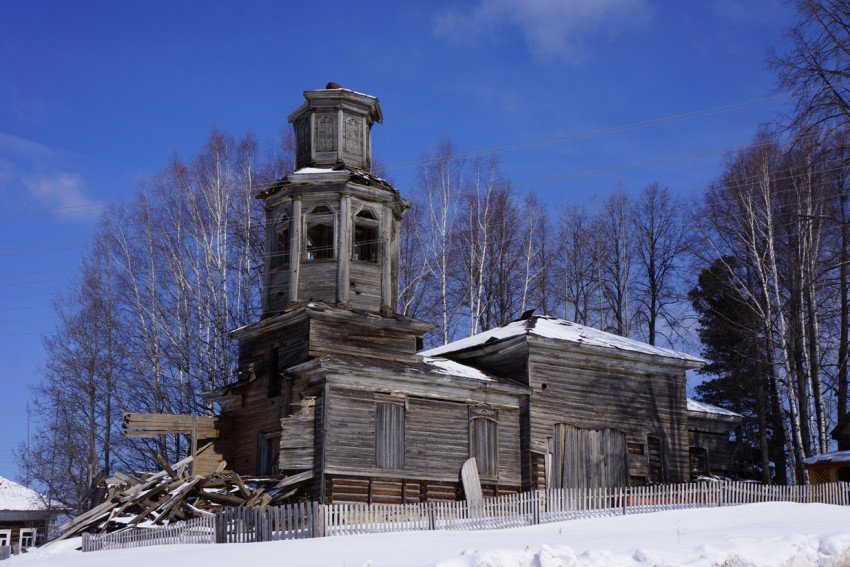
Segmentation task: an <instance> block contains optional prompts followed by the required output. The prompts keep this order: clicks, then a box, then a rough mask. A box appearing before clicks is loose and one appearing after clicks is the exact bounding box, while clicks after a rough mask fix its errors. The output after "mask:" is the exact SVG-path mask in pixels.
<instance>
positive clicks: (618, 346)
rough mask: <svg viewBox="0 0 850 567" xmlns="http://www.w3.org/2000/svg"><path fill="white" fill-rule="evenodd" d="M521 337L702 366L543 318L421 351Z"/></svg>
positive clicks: (689, 358)
mask: <svg viewBox="0 0 850 567" xmlns="http://www.w3.org/2000/svg"><path fill="white" fill-rule="evenodd" d="M520 335H527V336H536V337H541V338H547V339H555V340H559V341H564V342H567V343H573V344H576V345H587V346H594V347H601V348H609V349H614V350H619V351H626V352H636V353H641V354H648V355H652V356H659V357H664V358H672V359H677V360H681V361H684V362H688V363H691V364H689V365H693V364H701V363H703V362H704V361H703V360H702V359H701V358H698V357H696V356H692V355H690V354H686V353H683V352H678V351H675V350H671V349H666V348H661V347H657V346H652V345H648V344H646V343H642V342H640V341H636V340H634V339H629V338H627V337H621V336H619V335H614V334H612V333H606V332H605V331H600V330H599V329H594V328H593V327H586V326H584V325H579V324H578V323H573V322H571V321H565V320H564V319H556V318H554V317H549V316H546V315H539V316H533V317H529V318H528V319H525V320H520V321H514V322H513V323H508V324H507V325H503V326H502V327H497V328H495V329H490V330H489V331H484V332H483V333H478V334H477V335H472V336H471V337H467V338H465V339H461V340H459V341H454V342H451V343H449V344H446V345H443V346H439V347H436V348H432V349H429V350H426V351H422V352H421V353H420V354H422V355H423V356H442V355H444V354H446V353H450V352H457V351H461V350H466V349H468V348H473V347H476V346H481V345H483V344H485V343H488V342H498V341H502V340H506V339H510V338H513V337H518V336H520Z"/></svg>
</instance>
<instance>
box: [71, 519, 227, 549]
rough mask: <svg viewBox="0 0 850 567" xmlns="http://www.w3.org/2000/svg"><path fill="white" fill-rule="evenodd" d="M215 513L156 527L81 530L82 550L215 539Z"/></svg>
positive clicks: (210, 541) (213, 540)
mask: <svg viewBox="0 0 850 567" xmlns="http://www.w3.org/2000/svg"><path fill="white" fill-rule="evenodd" d="M216 525H217V521H216V516H215V515H212V514H210V515H208V516H202V517H200V518H195V519H192V520H186V521H185V522H175V523H173V524H169V525H167V526H157V527H155V528H129V529H126V530H121V531H116V532H112V533H108V534H88V533H84V534H83V551H102V550H106V549H126V548H128V547H146V546H149V545H167V544H170V543H215V528H216Z"/></svg>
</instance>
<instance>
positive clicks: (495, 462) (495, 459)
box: [469, 412, 499, 478]
mask: <svg viewBox="0 0 850 567" xmlns="http://www.w3.org/2000/svg"><path fill="white" fill-rule="evenodd" d="M479 424H481V425H484V426H485V427H484V428H483V429H484V430H485V432H486V435H485V438H484V439H480V438H479V433H478V432H479V430H480V429H481V428H479V427H478V425H479ZM482 448H483V453H484V454H479V449H482ZM469 456H470V457H474V458H475V464H476V465H477V466H478V476H480V477H486V478H498V476H499V421H498V416H497V415H496V414H495V412H493V415H475V414H474V415H472V416H470V418H469ZM485 459H486V460H485Z"/></svg>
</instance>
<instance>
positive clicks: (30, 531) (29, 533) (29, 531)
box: [18, 528, 37, 549]
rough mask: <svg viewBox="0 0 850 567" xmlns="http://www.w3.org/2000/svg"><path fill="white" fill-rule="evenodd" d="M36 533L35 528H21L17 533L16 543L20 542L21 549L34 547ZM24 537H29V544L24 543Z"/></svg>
mask: <svg viewBox="0 0 850 567" xmlns="http://www.w3.org/2000/svg"><path fill="white" fill-rule="evenodd" d="M36 533H37V530H36V529H35V528H21V531H20V533H19V534H18V543H19V544H20V546H21V549H26V548H29V547H35V537H36ZM24 538H31V540H30V544H29V545H24Z"/></svg>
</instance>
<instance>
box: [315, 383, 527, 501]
mask: <svg viewBox="0 0 850 567" xmlns="http://www.w3.org/2000/svg"><path fill="white" fill-rule="evenodd" d="M402 399H404V398H402ZM386 400H387V398H386V397H385V396H382V395H381V394H379V393H375V392H372V391H366V390H355V389H349V388H342V387H332V388H330V389H329V397H328V406H327V408H328V411H327V430H326V438H325V446H324V458H325V473H326V474H327V475H328V476H329V477H330V478H331V479H336V480H334V481H332V482H330V484H329V488H328V491H329V493H330V495H331V498H332V499H333V500H334V501H338V499H340V498H349V497H350V499H351V501H365V500H364V499H365V498H367V497H368V494H369V491H368V490H367V489H366V488H364V487H368V486H371V487H372V488H371V490H372V491H373V493H374V490H375V486H376V485H375V484H374V482H377V481H370V480H369V479H381V482H383V483H390V484H391V485H392V486H391V487H390V485H387V486H384V485H382V484H380V483H379V484H378V485H377V486H378V487H379V488H380V491H383V492H380V491H379V492H380V494H383V496H382V498H384V500H382V501H385V500H386V498H389V496H388V494H389V493H392V494H394V495H396V496H398V495H399V494H401V492H400V491H401V486H402V484H401V483H402V481H404V483H405V495H406V496H405V498H412V499H413V500H411V501H414V500H416V499H419V498H423V499H424V498H428V499H431V498H437V497H438V498H440V499H452V500H453V499H455V494H456V493H457V491H458V479H459V473H460V468H461V466H462V465H463V463H464V461H465V460H466V459H468V458H469V409H468V408H469V406H468V405H467V404H466V403H462V402H453V401H447V400H433V399H425V398H417V397H407V398H406V400H405V402H406V409H405V421H404V423H405V425H404V433H405V438H404V447H405V453H404V466H403V467H402V468H400V469H395V470H393V469H381V468H378V467H377V466H376V455H375V435H376V430H375V414H376V405H377V404H378V403H384V402H386ZM497 413H498V456H499V473H498V475H497V477H494V478H489V479H482V482H484V483H489V484H492V485H498V486H500V487H501V486H504V487H505V488H506V489H508V491H516V490H518V489H519V487H520V466H519V456H520V455H519V412H518V411H517V410H516V409H510V408H499V409H498V410H497ZM357 476H359V477H361V478H362V480H356V478H353V477H357ZM370 483H371V484H370ZM414 486H415V490H414ZM392 487H394V488H392ZM373 496H374V494H373ZM385 497H386V498H385ZM346 501H347V500H346ZM373 501H374V500H373ZM396 501H398V500H396Z"/></svg>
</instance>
